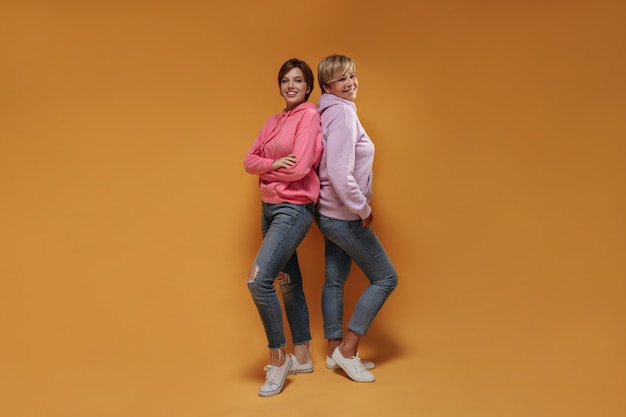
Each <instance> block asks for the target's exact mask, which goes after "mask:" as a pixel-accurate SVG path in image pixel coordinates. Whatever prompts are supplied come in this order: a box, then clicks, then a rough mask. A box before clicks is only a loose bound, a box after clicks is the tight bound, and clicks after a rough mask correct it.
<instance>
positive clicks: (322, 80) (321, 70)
mask: <svg viewBox="0 0 626 417" xmlns="http://www.w3.org/2000/svg"><path fill="white" fill-rule="evenodd" d="M355 71H356V64H355V63H354V61H353V60H352V58H350V57H347V56H345V55H337V54H334V55H329V56H327V57H326V58H324V59H322V60H321V61H320V63H319V64H318V66H317V81H318V82H319V84H320V88H321V90H322V93H324V87H325V86H329V85H330V83H331V82H333V81H335V80H336V78H337V77H339V76H341V75H343V74H345V73H347V72H355Z"/></svg>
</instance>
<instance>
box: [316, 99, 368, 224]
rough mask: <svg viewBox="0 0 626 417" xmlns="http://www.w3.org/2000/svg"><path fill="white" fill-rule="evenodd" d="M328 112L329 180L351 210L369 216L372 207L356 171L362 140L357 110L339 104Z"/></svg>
mask: <svg viewBox="0 0 626 417" xmlns="http://www.w3.org/2000/svg"><path fill="white" fill-rule="evenodd" d="M324 116H325V118H327V120H328V123H327V125H326V132H327V136H326V144H325V151H324V152H325V155H326V169H327V172H328V181H329V182H330V185H331V186H332V187H333V190H334V191H335V193H336V194H337V196H338V197H339V199H340V200H341V202H342V203H343V204H344V205H345V206H346V207H347V208H348V210H350V211H351V212H353V213H356V214H358V215H359V216H360V217H361V218H362V219H365V218H367V217H369V215H370V214H371V212H372V209H371V207H370V206H369V204H368V200H367V197H366V196H365V195H364V192H363V191H361V188H360V187H359V184H358V183H357V181H356V179H355V178H354V175H353V173H354V164H355V155H356V154H355V151H356V144H357V140H358V136H357V126H358V123H357V118H356V113H354V112H353V111H351V110H350V109H349V108H347V107H346V106H343V105H336V106H331V107H329V108H328V109H326V110H325V114H324Z"/></svg>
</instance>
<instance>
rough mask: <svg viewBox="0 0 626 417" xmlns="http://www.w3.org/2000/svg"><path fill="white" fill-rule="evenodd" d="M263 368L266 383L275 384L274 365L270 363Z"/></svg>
mask: <svg viewBox="0 0 626 417" xmlns="http://www.w3.org/2000/svg"><path fill="white" fill-rule="evenodd" d="M263 370H264V371H265V381H266V382H267V383H268V384H272V385H276V367H275V366H272V365H265V368H263Z"/></svg>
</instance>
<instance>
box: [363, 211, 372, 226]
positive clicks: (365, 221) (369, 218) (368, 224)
mask: <svg viewBox="0 0 626 417" xmlns="http://www.w3.org/2000/svg"><path fill="white" fill-rule="evenodd" d="M373 221H374V214H372V213H370V216H369V217H368V218H367V219H361V226H362V227H370V224H372V222H373Z"/></svg>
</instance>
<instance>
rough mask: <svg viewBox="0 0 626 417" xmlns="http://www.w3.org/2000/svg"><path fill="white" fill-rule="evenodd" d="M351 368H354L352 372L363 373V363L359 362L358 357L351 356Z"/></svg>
mask: <svg viewBox="0 0 626 417" xmlns="http://www.w3.org/2000/svg"><path fill="white" fill-rule="evenodd" d="M351 359H352V366H354V370H355V371H357V373H359V374H360V373H361V372H363V371H365V367H364V366H363V362H361V358H359V356H358V355H357V356H353V357H352V358H351Z"/></svg>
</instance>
